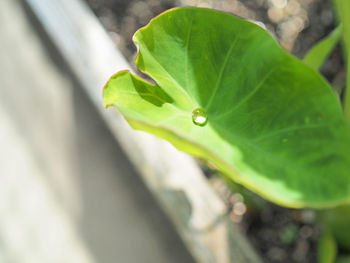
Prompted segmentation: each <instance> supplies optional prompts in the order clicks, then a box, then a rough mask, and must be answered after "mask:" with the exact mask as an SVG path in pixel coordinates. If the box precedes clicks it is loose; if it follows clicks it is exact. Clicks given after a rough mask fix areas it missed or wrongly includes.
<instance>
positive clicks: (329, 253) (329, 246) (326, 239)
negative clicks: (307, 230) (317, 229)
mask: <svg viewBox="0 0 350 263" xmlns="http://www.w3.org/2000/svg"><path fill="white" fill-rule="evenodd" d="M317 253H318V263H334V261H335V258H336V256H337V243H336V242H335V240H334V238H333V236H332V233H331V232H330V231H325V232H324V233H323V234H322V236H321V238H320V240H319V241H318V248H317Z"/></svg>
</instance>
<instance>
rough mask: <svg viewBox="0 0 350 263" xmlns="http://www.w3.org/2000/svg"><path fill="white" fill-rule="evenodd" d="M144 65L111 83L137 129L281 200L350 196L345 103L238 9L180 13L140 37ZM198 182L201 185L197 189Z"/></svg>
mask: <svg viewBox="0 0 350 263" xmlns="http://www.w3.org/2000/svg"><path fill="white" fill-rule="evenodd" d="M134 42H135V44H136V45H137V46H138V48H139V53H138V56H137V58H136V63H137V66H138V68H139V69H140V70H142V71H143V72H145V73H146V74H147V75H149V76H150V77H151V78H152V79H153V80H154V81H155V82H156V83H157V85H151V84H149V83H148V82H146V81H144V80H142V79H140V78H138V77H136V76H134V75H132V74H131V73H129V72H128V71H122V72H119V73H117V74H116V75H115V76H113V77H112V78H111V79H110V80H109V82H108V83H107V85H106V87H105V89H104V103H105V106H115V107H117V108H118V109H119V111H120V112H121V113H122V114H123V115H124V117H125V118H126V119H127V120H128V121H129V123H130V124H131V125H132V127H134V128H135V129H139V130H144V131H147V132H149V133H152V134H155V135H156V136H159V137H161V138H163V139H165V140H168V141H169V142H171V143H172V144H173V145H175V146H176V147H177V148H178V149H180V150H182V151H185V152H188V153H191V154H194V155H196V156H199V157H202V158H205V159H208V160H210V161H211V162H212V163H214V164H215V165H216V166H217V167H218V169H219V170H221V171H222V172H223V174H224V176H226V177H228V178H229V179H232V180H234V181H235V182H237V183H240V184H243V185H244V186H245V187H247V188H249V189H250V190H252V191H255V192H257V193H258V194H260V195H262V196H263V197H265V198H267V199H269V200H272V201H274V202H276V203H278V204H281V205H285V206H290V207H303V206H309V207H326V206H332V205H335V204H338V203H342V202H346V201H348V200H349V191H350V189H349V186H350V154H349V149H350V138H349V130H348V128H347V126H346V124H345V120H344V117H343V113H342V109H341V105H340V103H339V100H338V98H337V96H336V94H335V93H334V92H333V91H332V89H331V88H330V86H329V85H328V83H327V82H326V81H325V80H324V79H323V78H322V77H321V76H320V75H319V74H318V73H317V72H315V71H314V70H313V69H311V68H310V67H308V66H306V65H305V64H304V63H302V62H301V61H299V60H298V59H296V58H294V57H293V56H291V55H290V54H288V53H286V52H285V51H283V50H282V49H281V48H280V47H279V45H278V44H277V42H276V41H275V40H274V39H273V38H272V37H271V35H270V34H269V33H268V32H267V31H265V30H263V29H262V28H260V27H258V26H256V25H255V24H253V23H251V22H248V21H245V20H242V19H239V18H237V17H234V16H232V15H229V14H226V13H222V12H218V11H214V10H209V9H199V8H191V7H186V8H178V9H172V10H170V11H167V12H165V13H163V14H162V15H160V16H158V17H157V18H155V19H154V20H152V21H151V23H150V24H149V25H148V26H146V27H145V28H142V29H140V30H139V31H137V32H136V34H135V35H134ZM194 187H195V186H194Z"/></svg>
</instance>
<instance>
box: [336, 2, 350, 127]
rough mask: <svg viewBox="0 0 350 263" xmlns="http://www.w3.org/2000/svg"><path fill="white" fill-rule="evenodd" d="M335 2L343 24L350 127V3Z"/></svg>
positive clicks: (347, 110)
mask: <svg viewBox="0 0 350 263" xmlns="http://www.w3.org/2000/svg"><path fill="white" fill-rule="evenodd" d="M334 2H335V7H336V9H337V13H338V16H339V19H340V22H341V23H342V24H343V46H344V54H345V60H346V65H347V70H346V90H345V96H344V112H345V116H346V119H347V121H348V125H349V126H350V66H349V63H350V1H349V0H334Z"/></svg>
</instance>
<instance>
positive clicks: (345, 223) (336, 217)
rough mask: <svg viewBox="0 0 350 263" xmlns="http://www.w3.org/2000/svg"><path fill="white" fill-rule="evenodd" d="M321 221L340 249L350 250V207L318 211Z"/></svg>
mask: <svg viewBox="0 0 350 263" xmlns="http://www.w3.org/2000/svg"><path fill="white" fill-rule="evenodd" d="M318 216H319V219H320V221H322V223H323V224H324V225H325V226H326V227H327V229H328V230H330V231H331V232H332V235H333V236H334V238H335V239H336V241H337V243H338V245H339V247H341V248H343V249H347V250H350V206H349V205H344V206H338V207H335V208H332V209H323V210H319V211H318Z"/></svg>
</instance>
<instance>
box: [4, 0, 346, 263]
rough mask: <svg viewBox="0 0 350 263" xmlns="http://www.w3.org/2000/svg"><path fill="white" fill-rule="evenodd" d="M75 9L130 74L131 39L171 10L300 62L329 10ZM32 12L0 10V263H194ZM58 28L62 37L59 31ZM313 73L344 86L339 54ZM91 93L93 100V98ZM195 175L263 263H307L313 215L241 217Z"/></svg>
mask: <svg viewBox="0 0 350 263" xmlns="http://www.w3.org/2000/svg"><path fill="white" fill-rule="evenodd" d="M56 1H57V3H59V2H61V1H60V0H56ZM76 1H78V2H81V3H83V4H84V6H85V4H86V6H87V8H88V9H89V12H90V9H91V10H92V11H93V12H94V14H95V16H96V17H95V18H96V20H97V19H98V20H99V21H100V22H99V23H101V25H103V27H104V28H105V30H106V31H107V32H108V35H109V37H110V39H112V40H113V43H114V44H115V46H116V47H118V49H119V50H120V51H121V52H122V54H123V55H124V56H125V58H126V59H127V61H129V63H130V64H131V66H132V67H133V58H134V56H135V52H136V49H135V47H134V46H133V44H132V42H131V37H132V35H133V33H134V32H135V31H136V30H137V29H138V28H139V27H141V26H144V25H145V24H147V23H148V22H149V20H150V19H151V18H152V17H154V16H156V15H158V14H159V13H161V12H162V11H164V10H166V9H168V8H172V7H175V6H185V5H193V6H198V7H209V8H215V9H219V10H223V11H226V12H230V13H233V14H235V15H237V16H240V17H243V18H246V19H250V20H252V21H255V22H256V23H257V24H258V25H260V26H262V27H264V28H266V29H267V30H268V31H270V32H271V34H272V35H274V36H275V37H276V38H277V39H278V41H279V42H280V43H281V45H282V47H283V48H285V49H286V50H288V51H290V52H292V53H293V54H295V55H296V56H298V57H302V56H303V55H304V54H305V53H306V51H307V50H308V49H309V48H310V47H311V46H312V45H313V44H314V43H315V42H317V41H318V40H319V39H321V38H322V37H324V36H325V35H326V34H328V33H329V32H330V31H331V30H332V29H333V28H334V27H335V22H334V16H333V11H332V6H331V3H330V1H325V0H240V1H238V0H177V1H175V0H144V1H140V0H86V1H82V0H74V1H71V2H70V1H63V2H65V3H66V5H70V4H72V6H73V2H76ZM35 2H36V3H40V1H30V0H28V1H25V0H1V1H0V262H5V263H7V262H14V263H15V262H21V263H23V262H24V263H27V262H28V263H31V262H33V263H34V262H35V263H39V262H45V263H46V262H49V263H51V262H57V263H62V262H67V263H68V262H74V263H80V262H81V263H97V262H99V263H104V262H106V263H107V262H118V263H119V262H120V263H129V262H144V263H148V262H149V263H158V262H174V263H175V262H183V263H187V262H188V263H192V262H193V263H194V262H195V260H194V259H193V257H192V256H191V253H190V252H189V250H188V248H187V247H186V246H185V245H184V243H183V241H182V240H181V238H180V236H179V234H178V232H177V231H176V229H175V227H174V225H173V224H172V223H170V221H169V219H168V216H167V215H166V214H165V213H164V212H163V210H162V209H161V208H160V206H159V205H158V202H157V200H155V198H154V196H153V195H152V193H151V192H150V191H149V190H148V188H147V187H146V186H145V183H144V182H143V181H142V179H141V178H140V176H139V175H138V172H137V171H136V168H135V166H134V165H132V164H131V162H130V161H129V159H128V158H127V157H126V155H125V154H124V152H123V151H122V149H121V147H120V145H119V144H118V143H117V142H116V140H115V138H114V137H113V135H112V134H111V132H110V130H109V129H108V128H107V127H106V124H105V123H104V121H103V120H102V118H101V116H100V115H99V114H98V112H97V111H96V109H95V108H94V106H93V103H92V102H91V101H90V100H89V98H88V96H87V95H86V93H85V92H84V89H83V87H82V84H81V82H79V81H78V80H77V76H75V75H74V74H72V72H71V68H70V65H67V62H66V61H64V60H63V59H62V57H61V56H60V55H59V54H58V53H59V52H57V50H56V49H55V47H54V46H55V43H52V42H53V40H52V39H50V38H48V36H47V34H46V33H45V32H44V30H43V28H45V25H43V24H42V21H40V20H39V19H38V18H37V15H36V14H34V13H35V12H33V10H32V9H31V8H32V7H33V6H35V5H34V4H33V3H35ZM49 2H50V3H51V4H52V3H55V1H54V0H52V1H46V0H42V1H41V4H42V5H46V4H47V5H48V7H49V8H51V9H53V10H55V13H57V14H60V12H64V10H60V9H59V8H57V10H56V9H55V5H54V4H53V5H51V4H48V3H49ZM67 3H68V4H67ZM58 6H59V5H58ZM60 15H62V17H64V14H60ZM62 23H63V24H64V23H66V24H67V27H69V26H71V25H70V24H69V20H67V21H65V20H64V21H62ZM87 26H88V25H87ZM53 28H54V27H53ZM91 39H94V36H91ZM66 40H67V41H68V42H69V41H71V42H72V43H73V44H74V41H73V40H71V39H68V38H67V39H66ZM76 48H77V50H79V47H76ZM77 52H79V51H77ZM322 72H323V73H324V75H325V76H326V77H327V78H328V80H329V81H331V82H332V83H340V84H339V85H335V86H338V87H339V88H338V92H339V93H341V91H342V83H344V78H345V77H344V75H345V74H344V65H343V61H342V58H341V50H340V48H339V47H338V48H337V50H336V51H335V52H334V53H333V54H332V55H331V57H330V59H329V60H328V62H327V63H326V64H325V65H324V67H323V68H322ZM108 74H109V73H108ZM108 74H106V76H104V78H105V80H107V79H108V77H109V76H110V74H109V75H108ZM96 89H97V93H99V92H101V89H102V86H99V87H96ZM203 171H204V172H205V173H206V175H207V177H208V180H209V183H210V185H211V186H212V187H213V188H214V189H215V190H216V191H217V193H218V195H219V196H220V197H221V198H222V200H223V201H224V203H225V205H226V206H227V211H228V214H229V216H230V219H231V220H232V222H233V223H235V224H239V227H240V229H241V231H242V232H243V233H245V234H246V235H247V236H248V237H249V239H250V242H251V243H252V244H253V246H254V248H255V249H256V250H257V251H258V252H259V254H260V255H261V256H262V257H263V258H264V259H265V261H266V262H316V252H315V242H316V240H317V238H318V236H319V228H318V226H317V225H315V224H314V221H313V219H314V216H313V214H312V212H311V211H306V210H305V211H296V210H290V209H281V208H279V207H277V206H274V205H272V204H269V203H264V205H263V209H262V210H261V211H251V210H249V208H247V207H246V204H245V202H244V200H243V199H242V196H240V195H239V194H238V195H237V194H235V193H232V192H231V191H230V190H229V189H228V188H227V186H225V184H223V182H222V181H221V180H220V179H219V178H218V177H217V176H216V174H215V171H211V170H210V169H209V168H203ZM254 198H255V197H254ZM260 201H261V200H259V202H260Z"/></svg>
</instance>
